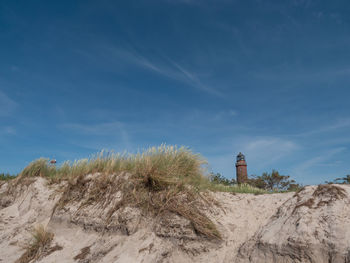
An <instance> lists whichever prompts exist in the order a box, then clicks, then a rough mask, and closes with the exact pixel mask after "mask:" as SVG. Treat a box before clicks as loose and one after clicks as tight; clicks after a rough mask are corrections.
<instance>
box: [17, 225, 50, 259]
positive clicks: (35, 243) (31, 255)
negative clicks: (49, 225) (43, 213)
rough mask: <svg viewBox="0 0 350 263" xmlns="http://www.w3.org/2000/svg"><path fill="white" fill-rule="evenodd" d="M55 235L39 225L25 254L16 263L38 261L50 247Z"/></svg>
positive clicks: (26, 247)
mask: <svg viewBox="0 0 350 263" xmlns="http://www.w3.org/2000/svg"><path fill="white" fill-rule="evenodd" d="M52 239H53V234H52V233H51V232H48V231H47V230H46V229H45V228H44V226H42V225H39V226H37V227H36V228H34V230H33V232H32V240H31V241H30V243H29V244H28V245H26V246H25V252H24V253H23V254H22V256H21V257H20V258H19V259H18V260H16V262H15V263H28V262H30V261H32V260H36V259H38V258H39V257H40V256H42V255H43V254H44V251H45V250H48V248H49V247H50V244H51V241H52Z"/></svg>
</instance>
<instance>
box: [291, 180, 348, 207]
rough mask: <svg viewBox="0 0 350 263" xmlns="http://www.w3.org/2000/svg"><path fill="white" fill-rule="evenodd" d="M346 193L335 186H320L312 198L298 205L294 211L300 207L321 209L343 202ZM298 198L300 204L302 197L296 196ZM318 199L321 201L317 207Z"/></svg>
mask: <svg viewBox="0 0 350 263" xmlns="http://www.w3.org/2000/svg"><path fill="white" fill-rule="evenodd" d="M346 196H347V194H346V191H345V190H344V189H343V188H341V187H340V186H337V185H333V184H321V185H318V186H317V188H316V190H315V191H314V192H313V193H312V197H311V198H309V199H308V200H306V201H304V202H301V203H299V204H297V205H296V206H295V208H294V210H293V212H295V211H296V210H297V209H298V208H299V207H302V206H306V207H308V208H309V209H312V208H320V207H322V206H325V205H328V204H330V203H332V202H334V201H336V200H341V199H344V198H346ZM294 197H297V200H298V202H299V201H300V196H299V194H298V193H296V194H295V195H294ZM316 198H320V199H321V200H320V201H319V202H318V203H317V205H316Z"/></svg>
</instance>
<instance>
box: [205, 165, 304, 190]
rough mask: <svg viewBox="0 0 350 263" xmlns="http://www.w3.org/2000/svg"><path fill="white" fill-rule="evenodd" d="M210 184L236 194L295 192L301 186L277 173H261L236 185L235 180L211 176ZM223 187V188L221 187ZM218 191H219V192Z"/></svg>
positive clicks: (216, 175)
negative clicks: (244, 182)
mask: <svg viewBox="0 0 350 263" xmlns="http://www.w3.org/2000/svg"><path fill="white" fill-rule="evenodd" d="M210 179H211V182H212V183H213V184H214V185H221V186H220V187H218V188H219V189H225V188H226V189H227V191H232V192H238V193H255V194H259V193H272V192H283V191H297V190H298V189H300V188H301V185H300V184H298V183H296V182H295V180H292V179H290V176H289V175H281V174H280V173H279V172H278V171H276V170H272V172H271V173H267V172H265V173H263V174H262V175H261V176H256V175H251V176H250V178H249V179H248V181H247V183H246V184H241V185H239V184H237V182H236V180H235V179H231V180H229V179H227V178H225V177H223V176H222V175H221V174H219V173H217V174H211V176H210ZM223 186H225V187H223ZM219 191H220V190H219Z"/></svg>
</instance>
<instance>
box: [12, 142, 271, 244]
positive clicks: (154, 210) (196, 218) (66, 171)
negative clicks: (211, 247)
mask: <svg viewBox="0 0 350 263" xmlns="http://www.w3.org/2000/svg"><path fill="white" fill-rule="evenodd" d="M205 164H206V161H205V160H204V159H203V158H202V157H201V156H200V155H198V154H194V153H192V152H191V151H190V150H189V149H187V148H185V147H180V148H178V147H174V146H166V145H162V146H160V147H153V148H150V149H148V150H145V151H144V152H142V153H137V154H127V153H125V154H116V153H110V152H101V153H99V154H97V155H95V156H93V157H92V158H90V159H83V160H79V161H75V162H65V163H63V164H62V165H61V166H57V167H56V166H55V165H51V164H49V162H48V159H43V158H41V159H38V160H36V161H34V162H32V163H30V164H29V165H28V166H27V167H26V168H25V169H24V170H23V171H22V172H21V173H20V175H19V178H18V181H21V180H26V179H27V178H32V177H38V176H40V177H45V178H47V179H48V180H49V182H51V183H59V182H61V181H66V182H67V186H66V187H65V189H64V193H63V195H62V198H61V200H60V201H59V203H58V209H60V208H62V207H64V206H65V205H66V204H68V203H69V202H72V201H82V200H83V205H89V204H92V203H96V202H99V203H100V204H102V205H103V206H105V207H107V206H108V204H110V202H111V200H113V198H114V197H115V194H116V192H118V191H120V192H121V193H122V199H121V201H120V202H119V203H117V204H116V205H115V206H114V207H112V208H109V209H110V210H109V211H108V213H107V214H108V216H107V218H106V220H107V221H108V220H111V217H112V215H113V213H114V212H115V211H117V210H118V209H120V208H121V207H126V206H134V207H139V208H141V209H142V211H144V213H147V214H153V215H156V216H161V215H163V214H165V213H167V212H172V213H176V214H178V215H180V216H182V217H185V218H187V219H188V220H190V222H191V223H192V225H193V227H194V229H195V230H196V232H197V233H200V234H202V235H204V236H206V237H209V238H220V233H219V232H218V230H217V229H216V226H215V225H214V223H213V222H212V221H211V220H210V219H209V218H207V216H206V215H205V214H204V213H203V212H202V210H201V201H203V199H204V200H206V198H205V197H204V195H203V194H202V192H203V191H206V190H211V191H223V192H234V193H253V194H263V193H266V191H265V190H263V189H258V188H256V187H253V186H250V185H233V186H232V185H225V184H223V183H221V182H220V181H218V182H213V180H210V177H209V176H206V175H205V170H204V168H203V165H205ZM97 173H98V176H93V177H91V176H90V177H91V178H93V179H89V178H90V177H89V176H88V175H92V174H94V175H96V174H97ZM89 180H93V182H91V183H87V181H89ZM206 201H208V200H206Z"/></svg>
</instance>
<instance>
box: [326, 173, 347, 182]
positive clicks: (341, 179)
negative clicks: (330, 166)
mask: <svg viewBox="0 0 350 263" xmlns="http://www.w3.org/2000/svg"><path fill="white" fill-rule="evenodd" d="M325 183H326V184H333V183H334V184H350V174H347V175H346V176H344V177H340V178H336V179H334V180H333V182H328V181H326V182H325Z"/></svg>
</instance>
